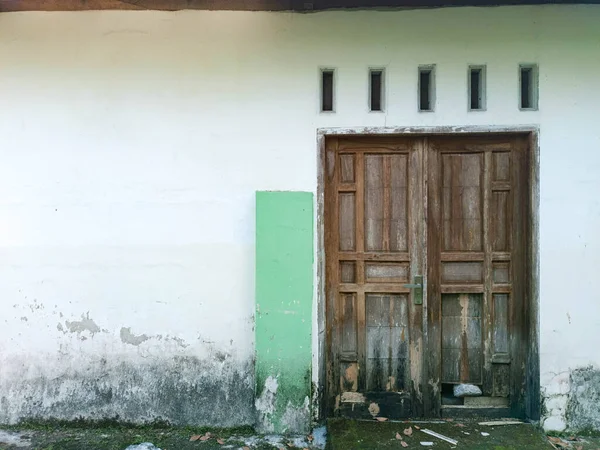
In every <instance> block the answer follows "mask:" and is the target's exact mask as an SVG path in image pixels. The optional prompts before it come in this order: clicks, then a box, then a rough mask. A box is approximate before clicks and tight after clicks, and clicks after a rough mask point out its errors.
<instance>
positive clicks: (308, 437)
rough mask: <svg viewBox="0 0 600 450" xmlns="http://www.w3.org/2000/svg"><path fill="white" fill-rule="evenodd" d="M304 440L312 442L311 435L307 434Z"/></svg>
mask: <svg viewBox="0 0 600 450" xmlns="http://www.w3.org/2000/svg"><path fill="white" fill-rule="evenodd" d="M306 439H307V440H308V442H312V441H313V435H312V434H309V435H308V436H306Z"/></svg>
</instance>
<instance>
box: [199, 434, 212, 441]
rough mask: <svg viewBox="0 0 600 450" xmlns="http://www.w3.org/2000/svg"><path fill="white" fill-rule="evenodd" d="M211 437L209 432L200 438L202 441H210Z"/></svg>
mask: <svg viewBox="0 0 600 450" xmlns="http://www.w3.org/2000/svg"><path fill="white" fill-rule="evenodd" d="M209 439H210V435H209V434H208V433H207V434H205V435H204V436H202V437H201V438H200V440H201V441H208V440H209Z"/></svg>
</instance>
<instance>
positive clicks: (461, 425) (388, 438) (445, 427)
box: [327, 419, 552, 450]
mask: <svg viewBox="0 0 600 450" xmlns="http://www.w3.org/2000/svg"><path fill="white" fill-rule="evenodd" d="M415 425H416V426H418V427H420V428H421V429H424V428H427V429H429V430H431V431H435V432H437V433H440V434H443V435H445V436H447V437H450V438H452V439H456V440H457V441H458V445H457V446H456V447H455V446H453V445H451V444H450V443H448V442H445V441H442V440H440V439H437V438H435V437H433V436H429V435H427V434H425V433H423V432H422V431H420V430H418V429H416V428H415ZM409 427H412V435H411V436H406V435H405V434H404V430H405V429H407V428H409ZM327 429H328V442H327V445H328V450H375V449H377V450H378V449H403V448H405V447H402V445H401V441H400V440H398V439H396V433H399V434H400V436H401V437H402V440H404V441H405V442H406V443H407V444H408V447H406V448H408V449H411V448H412V449H425V448H433V449H436V450H441V449H452V448H458V449H461V450H462V449H465V450H466V449H469V450H477V449H481V450H512V449H515V450H517V449H519V450H526V449H530V450H538V449H539V450H550V449H552V446H551V445H550V444H549V443H548V441H547V439H546V438H545V436H544V435H543V434H542V432H541V431H540V430H539V429H538V428H536V427H534V426H532V425H528V424H522V425H503V426H495V427H491V426H479V425H477V422H471V421H458V420H457V421H452V422H449V421H447V422H444V423H408V422H406V423H403V422H376V421H349V420H343V419H332V420H330V421H329V422H328V426H327ZM481 432H485V433H489V436H482V435H481ZM421 441H425V442H433V443H434V446H433V447H424V446H421V444H420V442H421Z"/></svg>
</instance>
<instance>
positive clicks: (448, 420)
mask: <svg viewBox="0 0 600 450" xmlns="http://www.w3.org/2000/svg"><path fill="white" fill-rule="evenodd" d="M446 422H454V419H446Z"/></svg>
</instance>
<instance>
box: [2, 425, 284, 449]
mask: <svg viewBox="0 0 600 450" xmlns="http://www.w3.org/2000/svg"><path fill="white" fill-rule="evenodd" d="M2 429H3V430H9V429H10V430H11V431H14V432H19V433H21V434H22V436H24V437H25V438H26V440H28V441H30V442H31V446H30V447H27V448H29V449H32V450H124V449H125V448H127V447H128V446H130V445H135V444H141V443H143V442H151V443H152V444H154V445H155V446H156V447H159V448H160V449H161V450H191V449H194V450H199V449H201V450H216V449H221V448H222V447H223V446H222V445H221V444H219V443H218V442H217V439H222V440H224V441H225V445H231V446H232V447H231V448H233V449H239V448H241V447H242V446H244V445H245V443H244V436H253V435H254V432H253V430H252V428H250V427H243V428H235V429H215V428H205V427H199V428H191V427H186V428H174V427H164V426H125V425H120V424H119V425H116V424H113V425H110V426H101V425H99V424H91V425H89V426H85V425H84V424H75V425H74V424H70V423H69V424H56V423H55V424H50V423H36V424H29V426H27V427H24V426H22V425H21V426H11V427H2ZM207 431H209V432H210V433H211V438H210V439H209V440H208V441H204V442H201V441H193V442H192V441H190V437H191V436H193V435H203V434H205V433H206V432H207ZM13 448H14V449H16V448H17V447H11V446H7V445H3V444H0V450H13ZM251 448H252V449H253V450H267V449H268V450H273V446H271V445H270V444H265V443H257V444H256V445H252V446H251ZM21 449H22V448H21Z"/></svg>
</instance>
